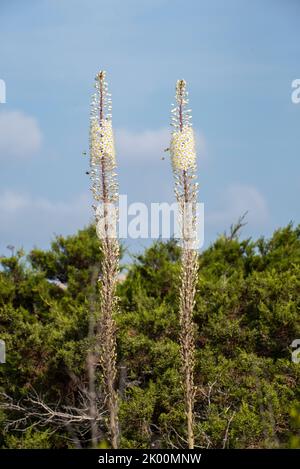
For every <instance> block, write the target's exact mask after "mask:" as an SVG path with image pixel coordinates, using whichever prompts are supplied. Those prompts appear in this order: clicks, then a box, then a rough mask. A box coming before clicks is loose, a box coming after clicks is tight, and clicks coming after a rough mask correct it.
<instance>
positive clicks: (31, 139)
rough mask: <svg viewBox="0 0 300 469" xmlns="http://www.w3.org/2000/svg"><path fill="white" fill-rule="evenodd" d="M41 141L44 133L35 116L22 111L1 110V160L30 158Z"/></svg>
mask: <svg viewBox="0 0 300 469" xmlns="http://www.w3.org/2000/svg"><path fill="white" fill-rule="evenodd" d="M41 143H42V133H41V131H40V129H39V126H38V122H37V121H36V119H35V118H33V117H31V116H28V115H26V114H24V113H23V112H21V111H2V112H0V160H5V159H6V158H13V159H23V158H28V157H30V156H32V155H33V154H34V153H36V152H37V151H38V150H39V148H40V147H41Z"/></svg>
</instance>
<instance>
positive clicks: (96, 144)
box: [90, 118, 116, 168]
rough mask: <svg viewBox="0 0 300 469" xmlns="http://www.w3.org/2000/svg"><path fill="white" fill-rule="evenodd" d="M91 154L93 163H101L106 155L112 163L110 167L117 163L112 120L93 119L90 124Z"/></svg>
mask: <svg viewBox="0 0 300 469" xmlns="http://www.w3.org/2000/svg"><path fill="white" fill-rule="evenodd" d="M90 156H91V165H92V166H93V165H94V164H99V162H100V160H101V159H102V158H103V157H104V158H106V159H107V160H108V161H109V163H110V168H111V167H115V165H116V153H115V144H114V135H113V129H112V122H111V120H106V119H104V120H102V121H101V123H99V121H98V120H97V119H94V118H93V119H91V126H90Z"/></svg>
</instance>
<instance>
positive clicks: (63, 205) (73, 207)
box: [0, 191, 92, 254]
mask: <svg viewBox="0 0 300 469" xmlns="http://www.w3.org/2000/svg"><path fill="white" fill-rule="evenodd" d="M0 219H1V225H0V242H1V251H2V252H0V254H3V253H4V252H3V250H4V249H5V246H6V245H8V244H13V245H15V246H16V247H20V246H24V247H25V248H26V249H28V248H31V247H32V246H33V245H37V246H42V247H45V246H47V245H49V242H50V240H51V239H52V238H53V237H54V234H63V235H66V234H74V233H75V232H76V231H77V230H78V229H80V228H82V227H83V226H84V225H86V224H87V223H89V221H91V220H92V211H91V201H90V199H89V196H88V195H87V194H82V195H79V196H77V197H74V198H73V199H71V200H69V201H67V202H62V201H58V202H53V201H51V200H48V199H46V198H41V197H33V196H31V195H29V194H22V193H17V192H13V191H4V192H2V193H1V194H0Z"/></svg>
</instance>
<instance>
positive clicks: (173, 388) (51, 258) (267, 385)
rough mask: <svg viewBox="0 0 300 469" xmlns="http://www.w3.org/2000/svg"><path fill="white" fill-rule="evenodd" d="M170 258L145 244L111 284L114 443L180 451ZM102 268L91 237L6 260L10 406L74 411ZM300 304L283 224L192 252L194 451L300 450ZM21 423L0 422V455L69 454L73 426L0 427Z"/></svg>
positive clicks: (295, 241) (293, 236)
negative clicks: (37, 400) (22, 403)
mask: <svg viewBox="0 0 300 469" xmlns="http://www.w3.org/2000/svg"><path fill="white" fill-rule="evenodd" d="M178 259H179V248H178V246H177V245H176V243H175V241H173V240H172V241H170V242H168V243H161V242H157V243H154V244H153V245H152V247H151V248H149V249H148V250H146V251H145V252H144V253H143V254H141V255H139V256H137V257H136V259H135V262H134V263H133V264H132V265H131V267H130V268H129V271H128V273H127V276H126V278H125V280H122V282H120V283H119V288H118V290H119V291H118V293H119V297H120V312H119V314H118V316H117V324H118V361H119V369H120V376H119V391H120V398H121V409H120V417H121V432H122V441H121V443H122V444H121V446H122V447H134V448H135V447H144V448H148V447H172V446H173V445H175V446H177V447H185V446H186V444H185V442H184V438H185V422H184V415H183V405H182V395H181V388H180V376H179V372H178V369H179V352H178V315H177V311H178V305H177V304H176V298H177V296H176V291H177V288H178V280H177V279H178ZM99 261H100V252H99V249H98V246H97V240H96V237H95V234H94V229H93V227H89V228H87V229H85V230H82V231H80V232H79V233H78V234H77V235H75V236H71V237H68V238H63V237H58V238H57V239H56V240H55V241H54V243H53V244H52V248H51V250H49V251H47V252H45V251H40V250H37V249H35V250H33V251H32V252H31V253H30V255H29V256H28V258H27V259H25V258H24V256H23V253H22V252H19V253H17V254H16V255H15V256H13V257H9V258H2V259H1V264H2V269H1V272H0V336H1V338H2V339H4V340H5V342H6V347H7V363H6V364H1V365H0V377H1V378H0V379H1V391H3V392H5V393H6V394H8V395H9V396H11V397H13V398H14V400H16V401H17V400H19V399H22V398H24V397H26V396H27V395H28V394H29V393H30V392H32V390H34V392H37V393H38V394H39V395H40V396H42V397H43V399H45V401H46V402H48V403H50V404H52V403H53V404H54V403H56V402H58V401H60V402H61V403H62V405H64V404H66V405H74V406H76V405H79V396H78V393H79V391H78V390H79V388H80V386H82V385H84V384H85V383H86V381H87V375H86V370H85V368H86V366H85V364H86V355H87V350H88V347H89V341H88V339H87V337H88V328H89V316H90V305H91V301H92V300H93V301H94V300H95V297H96V295H95V290H96V286H95V281H93V272H95V269H97V268H98V267H97V266H98V265H99ZM299 304H300V227H297V228H293V227H292V226H291V225H288V226H287V227H286V228H283V229H280V230H278V231H276V232H275V233H274V234H273V236H272V238H271V239H270V240H265V239H263V238H262V239H259V240H258V241H256V242H254V241H252V240H250V239H249V240H244V241H240V240H238V239H237V238H236V237H233V238H232V237H226V236H225V235H224V236H221V237H220V238H218V239H217V240H216V242H215V243H214V244H213V245H212V246H210V247H209V248H208V249H207V250H206V251H204V252H203V253H202V254H201V256H200V275H199V285H198V290H197V302H196V309H195V322H196V326H197V334H196V345H197V363H196V369H195V382H196V385H197V393H196V408H195V411H196V415H197V418H196V432H195V441H196V445H197V446H202V447H231V448H244V447H247V448H255V447H260V448H262V447H290V446H293V447H295V446H297V445H299V439H297V425H299V418H298V414H299V408H298V405H297V402H299V397H300V396H299V394H300V391H299V389H300V387H299V378H300V365H299V364H296V363H292V361H291V348H290V345H291V342H292V341H293V340H294V339H296V338H300V320H299ZM96 307H97V305H96ZM99 382H100V377H99ZM16 418H18V415H17V413H14V412H8V411H2V414H0V422H1V426H2V432H1V440H0V444H1V445H2V447H18V448H20V447H25V448H28V447H45V448H48V447H66V446H68V447H71V446H72V445H73V444H74V442H73V439H72V436H71V435H70V429H67V428H63V427H62V428H60V429H59V430H56V432H53V428H52V427H51V424H49V427H48V428H45V427H39V426H38V425H37V426H30V425H32V424H34V423H36V422H35V421H34V419H31V421H30V424H29V428H28V429H27V431H26V432H25V433H20V432H18V431H16V430H14V429H12V428H9V429H6V425H5V422H7V420H8V419H10V420H14V419H16ZM72 431H73V432H75V433H76V426H75V428H74V429H72ZM103 432H104V433H103V441H102V443H101V444H102V445H105V431H104V430H103ZM71 433H72V432H71ZM86 439H87V440H88V435H87V437H86ZM82 444H83V445H85V446H88V445H89V442H88V441H86V442H82Z"/></svg>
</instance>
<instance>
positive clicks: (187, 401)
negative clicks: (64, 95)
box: [170, 80, 198, 448]
mask: <svg viewBox="0 0 300 469" xmlns="http://www.w3.org/2000/svg"><path fill="white" fill-rule="evenodd" d="M187 105H188V93H187V90H186V82H185V81H184V80H178V81H177V83H176V104H175V105H174V107H173V109H172V126H173V131H172V135H171V143H170V154H171V163H172V169H173V174H174V178H175V195H176V198H177V202H178V205H179V214H180V215H179V218H180V220H179V222H180V225H181V276H180V292H179V320H180V358H181V375H182V384H183V394H184V405H185V414H186V422H187V439H188V447H189V448H194V399H195V386H194V365H195V341H194V323H193V309H194V305H195V291H196V283H197V277H198V252H197V249H196V245H195V241H196V229H197V210H196V204H197V193H198V184H197V183H196V181H195V179H196V171H197V167H196V149H195V140H194V132H193V129H192V124H191V115H190V110H189V109H187Z"/></svg>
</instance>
